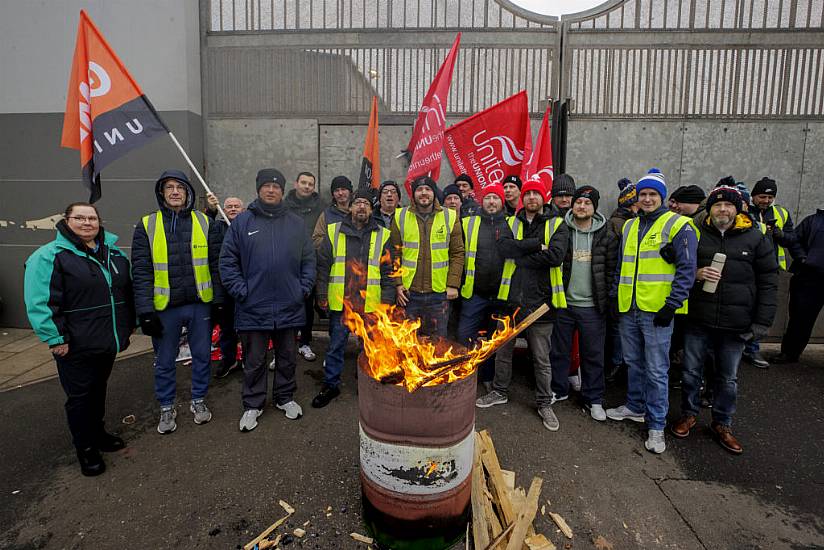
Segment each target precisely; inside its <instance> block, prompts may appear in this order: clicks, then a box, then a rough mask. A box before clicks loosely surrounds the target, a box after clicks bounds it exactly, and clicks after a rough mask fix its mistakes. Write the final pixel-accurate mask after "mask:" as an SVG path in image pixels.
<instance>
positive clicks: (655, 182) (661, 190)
mask: <svg viewBox="0 0 824 550" xmlns="http://www.w3.org/2000/svg"><path fill="white" fill-rule="evenodd" d="M644 189H652V190H653V191H655V192H656V193H658V194H659V195H661V200H664V199H665V198H667V182H666V181H665V180H664V174H662V173H661V170H659V169H658V168H650V169H649V172H647V175H646V176H644V177H643V178H641V179H640V180H638V183H637V184H636V185H635V190H636V191H637V192H638V193H639V194H640V193H641V191H643V190H644Z"/></svg>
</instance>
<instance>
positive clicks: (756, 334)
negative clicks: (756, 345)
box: [750, 324, 770, 340]
mask: <svg viewBox="0 0 824 550" xmlns="http://www.w3.org/2000/svg"><path fill="white" fill-rule="evenodd" d="M769 331H770V327H768V326H764V325H758V324H753V325H752V326H751V327H750V332H751V333H752V338H753V340H761V339H762V338H764V337H765V336H766V335H767V333H768V332H769Z"/></svg>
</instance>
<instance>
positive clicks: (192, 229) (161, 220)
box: [132, 170, 223, 434]
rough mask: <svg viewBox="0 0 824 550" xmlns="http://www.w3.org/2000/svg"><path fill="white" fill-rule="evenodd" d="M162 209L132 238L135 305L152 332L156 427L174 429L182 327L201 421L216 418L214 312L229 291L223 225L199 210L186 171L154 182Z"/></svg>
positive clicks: (219, 313)
mask: <svg viewBox="0 0 824 550" xmlns="http://www.w3.org/2000/svg"><path fill="white" fill-rule="evenodd" d="M155 194H156V195H157V204H158V206H159V207H160V209H159V210H157V211H155V212H152V213H151V214H148V215H146V216H144V217H143V219H142V220H141V221H140V222H139V223H138V224H137V226H135V230H134V238H133V240H132V276H133V278H134V294H135V309H136V312H137V317H138V320H139V322H140V328H141V329H143V334H145V335H147V336H151V337H152V346H154V352H155V363H154V374H155V397H156V398H157V400H158V402H159V403H160V422H159V423H158V425H157V431H158V432H160V433H161V434H168V433H172V432H173V431H175V429H177V423H176V422H175V417H176V416H177V410H176V409H175V406H174V405H175V380H176V375H175V360H176V359H177V354H178V344H179V342H180V335H181V332H182V330H183V327H186V330H187V337H188V341H189V349H190V350H191V352H192V401H191V403H190V405H189V410H190V411H191V412H192V414H194V421H195V424H204V423H206V422H208V421H209V420H211V419H212V413H211V412H210V411H209V408H208V407H207V406H206V401H205V398H206V392H207V390H208V388H209V379H210V378H211V376H210V375H211V371H210V369H211V366H210V365H211V361H210V360H211V335H212V329H211V321H210V318H211V317H215V318H218V319H219V318H220V317H221V316H222V309H223V292H222V289H221V286H220V279H219V277H218V257H219V254H220V245H221V239H222V231H221V230H220V227H219V226H218V224H217V223H216V222H215V221H214V220H210V218H209V217H208V216H206V214H204V213H203V212H199V211H197V210H194V209H193V208H192V207H193V206H194V203H195V190H194V187H192V184H191V183H189V178H187V177H186V174H184V173H183V172H180V171H178V170H167V171H166V172H163V174H162V175H161V176H160V178H159V179H158V180H157V184H156V185H155Z"/></svg>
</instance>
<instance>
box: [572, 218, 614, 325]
mask: <svg viewBox="0 0 824 550" xmlns="http://www.w3.org/2000/svg"><path fill="white" fill-rule="evenodd" d="M596 215H597V216H601V214H596ZM569 218H570V213H569V212H567V219H569ZM603 219H604V218H603V217H601V220H603ZM572 231H573V230H572V229H570V237H571V236H572ZM620 245H621V240H620V239H619V238H618V237H616V236H615V233H614V232H613V231H612V227H611V226H610V224H609V223H604V225H602V226H601V227H600V228H598V229H596V230H595V231H593V232H592V248H591V251H592V296H593V298H594V301H595V307H596V309H597V310H598V312H599V313H600V314H601V315H605V314H606V313H607V312H609V290H610V286H611V285H612V281H613V279H614V278H615V269H616V266H617V264H618V247H619V246H620ZM572 248H573V247H572V246H570V247H569V248H568V249H567V253H566V256H565V257H564V288H565V289H566V288H569V278H570V274H571V272H572Z"/></svg>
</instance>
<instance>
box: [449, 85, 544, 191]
mask: <svg viewBox="0 0 824 550" xmlns="http://www.w3.org/2000/svg"><path fill="white" fill-rule="evenodd" d="M445 136H446V150H447V154H448V155H449V163H450V164H451V165H452V171H453V172H455V174H469V175H470V176H472V179H473V180H475V182H476V183H477V184H478V185H479V186H480V189H483V188H484V187H488V186H490V185H494V184H496V183H500V182H501V180H503V179H504V178H505V177H506V176H508V175H510V174H520V173H521V164H522V162H523V160H524V154H525V153H526V154H529V150H530V148H531V146H532V136H531V134H530V126H529V112H528V105H527V97H526V92H525V91H521V92H518V93H517V94H515V95H513V96H510V97H508V98H506V99H504V100H503V101H501V102H500V103H497V104H495V105H493V106H492V107H489V108H488V109H486V110H484V111H481V112H480V113H476V114H474V115H472V116H471V117H469V118H467V119H466V120H462V121H461V122H459V123H458V124H456V125H454V126H450V127H449V128H448V129H447V130H446V134H445ZM476 189H478V187H476ZM481 194H483V193H481Z"/></svg>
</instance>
